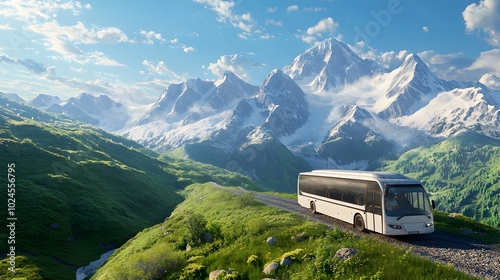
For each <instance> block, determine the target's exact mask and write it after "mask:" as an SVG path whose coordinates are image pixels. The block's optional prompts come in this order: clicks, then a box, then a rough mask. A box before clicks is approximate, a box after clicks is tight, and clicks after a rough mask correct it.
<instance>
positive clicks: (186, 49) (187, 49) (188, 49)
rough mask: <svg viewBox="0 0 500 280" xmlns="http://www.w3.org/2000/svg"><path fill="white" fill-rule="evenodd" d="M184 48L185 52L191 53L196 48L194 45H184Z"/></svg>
mask: <svg viewBox="0 0 500 280" xmlns="http://www.w3.org/2000/svg"><path fill="white" fill-rule="evenodd" d="M182 50H183V51H184V52H185V53H189V52H194V51H195V49H194V48H193V47H186V46H184V47H182Z"/></svg>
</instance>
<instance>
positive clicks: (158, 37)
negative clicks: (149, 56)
mask: <svg viewBox="0 0 500 280" xmlns="http://www.w3.org/2000/svg"><path fill="white" fill-rule="evenodd" d="M140 33H141V35H142V36H143V37H144V38H145V40H144V41H143V43H145V44H149V45H152V44H154V40H153V39H155V40H156V41H158V42H160V43H163V42H165V39H163V38H162V36H161V34H160V33H156V32H154V31H149V32H146V31H144V30H141V32H140Z"/></svg>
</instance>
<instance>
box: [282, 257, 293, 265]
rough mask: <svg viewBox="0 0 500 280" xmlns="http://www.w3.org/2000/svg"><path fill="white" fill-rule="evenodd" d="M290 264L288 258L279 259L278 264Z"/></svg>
mask: <svg viewBox="0 0 500 280" xmlns="http://www.w3.org/2000/svg"><path fill="white" fill-rule="evenodd" d="M291 264H292V260H291V259H290V258H282V259H281V261H280V265H282V266H289V265H291Z"/></svg>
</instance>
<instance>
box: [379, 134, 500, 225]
mask: <svg viewBox="0 0 500 280" xmlns="http://www.w3.org/2000/svg"><path fill="white" fill-rule="evenodd" d="M382 169H383V170H385V171H392V172H398V173H403V174H406V175H408V176H410V177H413V178H416V179H418V180H420V181H422V183H423V184H424V187H426V188H427V190H428V191H429V192H430V193H431V194H432V195H433V197H432V199H434V200H436V202H437V208H438V209H439V210H441V211H443V212H447V213H459V214H462V215H464V216H467V217H470V218H472V219H474V220H476V221H480V222H483V223H486V224H489V225H492V226H496V227H500V141H499V140H495V139H492V138H488V137H487V136H484V135H480V134H477V133H473V132H468V133H462V134H459V135H457V136H454V137H452V138H449V139H446V140H444V141H442V142H440V143H438V144H435V145H431V146H429V147H420V148H418V149H415V150H411V151H408V152H406V153H405V154H403V155H402V156H401V157H400V158H399V159H397V160H395V161H391V162H387V163H386V165H385V166H384V167H383V168H382Z"/></svg>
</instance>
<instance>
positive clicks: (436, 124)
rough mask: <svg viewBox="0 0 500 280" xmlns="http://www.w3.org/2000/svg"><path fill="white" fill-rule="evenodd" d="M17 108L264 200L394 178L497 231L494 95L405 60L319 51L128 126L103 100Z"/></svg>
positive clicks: (328, 44)
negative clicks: (241, 179)
mask: <svg viewBox="0 0 500 280" xmlns="http://www.w3.org/2000/svg"><path fill="white" fill-rule="evenodd" d="M28 104H30V105H31V106H34V107H36V108H39V109H42V110H47V111H50V112H55V113H64V114H65V115H67V116H69V117H73V118H76V119H78V120H80V121H84V122H87V123H91V124H94V125H97V126H99V127H100V128H102V129H104V130H107V131H108V132H113V133H116V134H120V135H122V136H125V137H126V138H129V139H131V140H134V141H136V142H138V143H140V144H143V145H145V146H147V147H149V148H151V149H153V150H155V151H156V152H161V153H168V154H169V155H173V156H177V157H185V158H189V159H193V160H195V161H199V162H202V163H209V164H212V165H215V166H218V167H222V168H225V169H227V170H230V171H237V172H240V173H242V174H245V175H248V176H250V177H251V178H252V179H254V180H255V181H257V182H258V183H260V185H261V186H262V187H264V188H266V189H269V190H276V191H282V192H294V191H295V188H296V179H297V174H298V173H299V172H301V171H306V170H311V169H324V168H338V169H366V170H376V169H377V170H393V171H398V172H403V173H405V174H409V175H414V176H415V177H417V179H420V180H422V181H424V182H426V183H427V184H429V186H426V187H428V189H429V190H432V192H433V194H434V199H435V200H436V201H437V204H438V208H439V209H446V210H447V211H450V212H461V213H464V211H466V212H467V213H466V214H468V215H469V216H471V217H473V218H476V219H481V220H484V221H486V222H488V223H489V224H492V225H495V226H499V225H500V209H499V208H498V205H499V203H500V181H499V178H500V177H499V176H498V175H499V172H500V169H499V167H498V166H500V165H499V164H498V163H499V162H500V92H498V91H494V90H492V89H490V88H488V87H486V86H485V85H483V84H481V83H479V82H457V81H446V80H443V79H441V78H439V77H438V76H437V75H436V74H435V73H433V72H432V70H431V69H430V68H429V67H428V66H427V65H426V63H425V62H424V61H423V60H422V59H421V58H420V57H419V56H418V55H416V54H410V55H408V56H407V57H406V59H405V60H404V62H403V63H402V64H401V65H400V66H399V67H398V68H396V69H394V70H392V71H388V70H387V69H385V68H383V67H381V66H379V65H377V63H375V62H374V61H372V60H369V59H363V58H361V57H360V56H358V55H357V54H356V53H355V52H354V51H352V50H351V49H350V48H349V47H348V46H347V45H346V44H344V43H342V42H339V41H337V40H335V39H327V40H325V41H323V42H321V43H319V44H317V45H315V46H314V47H311V48H310V49H308V50H306V51H305V52H304V53H302V54H300V55H299V56H297V57H296V58H295V59H294V60H293V61H292V62H291V64H290V65H288V66H285V67H283V68H281V69H274V70H272V71H271V72H270V73H269V74H268V76H267V77H266V79H265V80H264V81H263V82H262V84H261V85H260V86H256V85H251V84H248V83H246V82H245V81H243V80H242V79H240V78H239V77H237V76H236V75H235V74H233V73H232V72H228V71H227V72H225V73H224V74H223V75H222V76H221V77H219V79H217V80H216V81H204V80H201V79H190V80H187V81H184V82H182V83H180V84H170V85H168V87H166V89H165V90H164V92H163V93H162V94H161V96H160V97H159V99H158V100H157V101H156V102H155V103H154V104H152V105H151V106H148V107H147V109H146V110H145V112H144V113H143V114H141V115H139V116H138V117H136V116H137V114H136V111H135V110H130V109H129V108H127V107H126V106H125V105H122V104H120V103H118V102H115V101H113V100H111V99H110V98H109V97H107V96H105V95H101V96H99V97H94V96H92V95H90V94H85V93H84V94H81V95H80V96H79V97H77V98H72V99H70V100H66V101H62V100H59V99H58V98H55V97H50V96H39V97H37V98H35V99H34V100H32V101H30V102H29V103H28ZM430 155H432V156H430ZM427 161H430V162H427ZM488 166H490V167H491V168H490V167H488ZM445 169H446V170H445ZM450 170H453V172H451V171H450ZM480 175H481V176H480ZM479 177H480V178H488V180H487V182H484V181H483V180H479V179H478V180H476V179H474V178H479ZM451 196H453V199H451V198H450V197H451ZM459 198H463V199H459ZM486 198H487V199H486ZM478 202H482V204H481V207H479V206H477V204H478ZM495 205H496V206H495ZM479 208H480V209H479Z"/></svg>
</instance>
